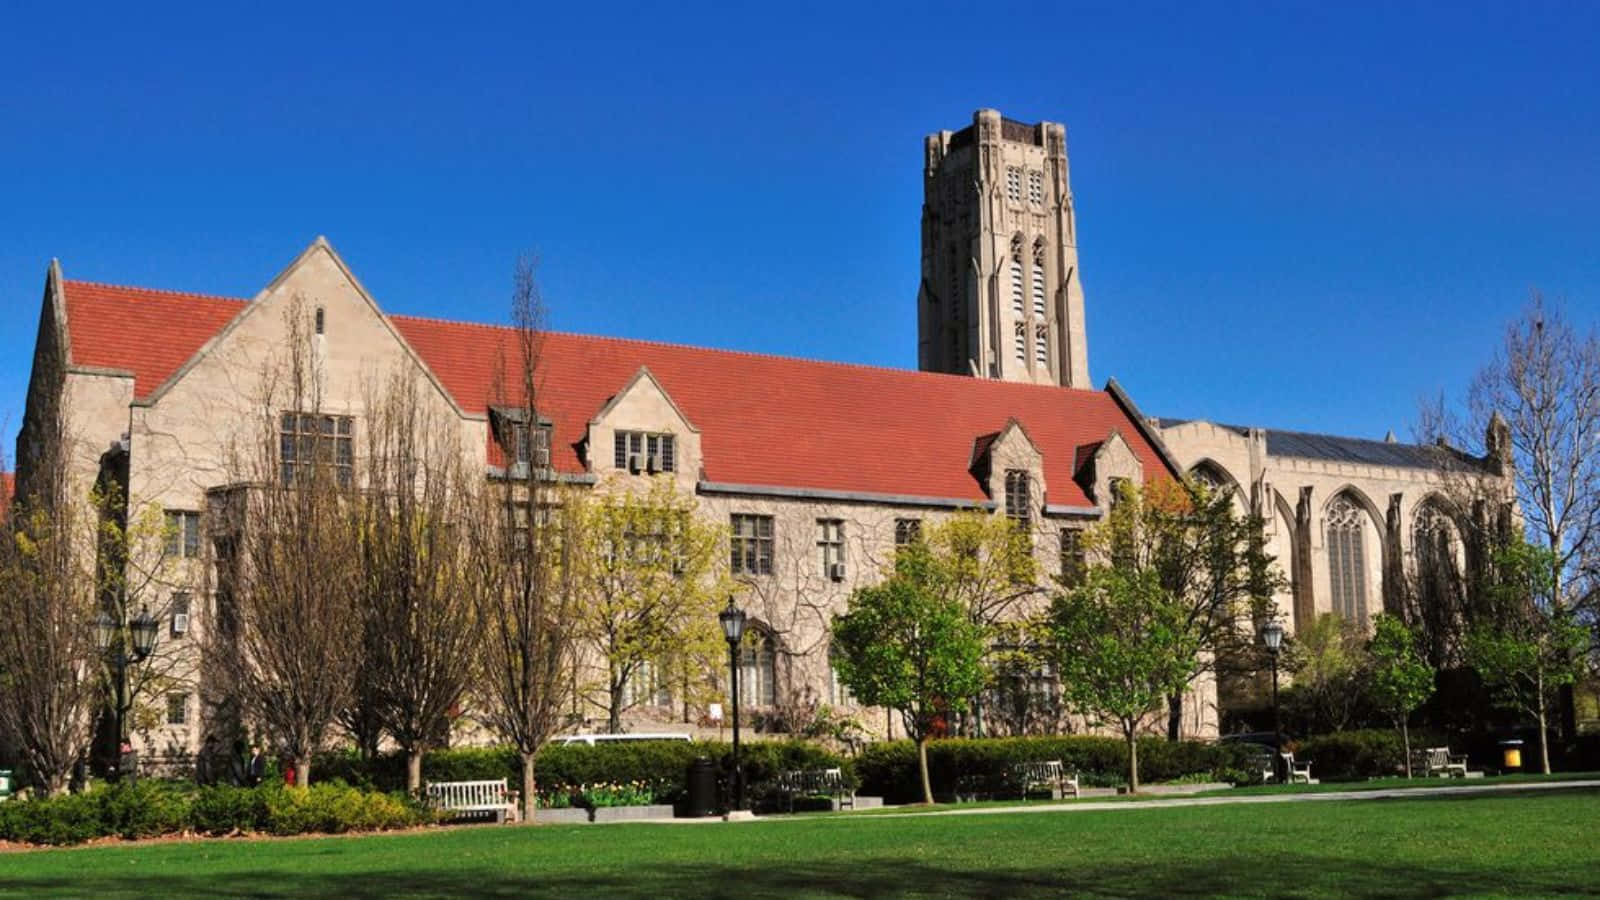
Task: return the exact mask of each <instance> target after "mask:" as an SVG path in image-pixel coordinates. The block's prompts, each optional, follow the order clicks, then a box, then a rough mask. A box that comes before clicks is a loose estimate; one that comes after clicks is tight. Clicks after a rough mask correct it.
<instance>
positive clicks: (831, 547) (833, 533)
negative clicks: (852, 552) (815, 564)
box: [817, 519, 844, 578]
mask: <svg viewBox="0 0 1600 900" xmlns="http://www.w3.org/2000/svg"><path fill="white" fill-rule="evenodd" d="M817 551H818V553H817V555H818V557H820V558H821V560H822V577H824V578H843V577H844V568H843V567H844V520H842V519H818V520H817ZM834 566H839V567H840V568H838V569H835V568H834Z"/></svg>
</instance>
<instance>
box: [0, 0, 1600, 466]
mask: <svg viewBox="0 0 1600 900" xmlns="http://www.w3.org/2000/svg"><path fill="white" fill-rule="evenodd" d="M1321 5H1322V6H1324V7H1326V8H1325V9H1320V10H1317V9H1312V8H1310V7H1311V4H1304V5H1302V4H1274V5H1265V4H1264V5H1259V6H1247V5H1242V4H1241V5H1235V4H1229V5H1227V6H1219V7H1216V8H1213V9H1208V10H1201V9H1198V8H1190V5H1188V4H1177V3H1173V4H1170V5H1166V6H1150V7H1144V8H1142V9H1138V10H1136V11H1130V10H1131V5H1129V4H1108V5H1106V6H1099V7H1087V8H1071V7H1068V6H1066V5H1063V4H1055V3H1048V4H1041V5H1038V6H1016V7H1012V6H1004V5H1000V4H982V5H979V6H973V7H946V6H942V5H939V4H935V3H927V2H924V3H917V4H912V5H908V6H903V7H898V8H890V7H889V6H887V5H880V4H872V3H853V4H848V5H844V6H840V7H834V8H823V7H802V6H797V5H793V4H779V5H772V4H759V5H755V4H753V5H751V6H749V7H745V8H729V9H723V10H704V11H691V10H689V9H688V8H687V6H685V5H683V4H659V5H653V6H652V7H649V8H646V9H630V8H628V7H626V6H625V5H621V4H559V5H558V4H550V5H549V6H551V7H557V8H553V9H541V10H534V9H532V7H533V6H534V4H516V5H514V6H507V7H504V8H495V7H492V6H486V5H479V4H473V3H459V4H451V5H446V6H439V5H437V4H430V5H428V6H426V7H423V8H419V9H417V10H414V11H407V10H404V9H402V8H399V7H395V6H382V7H374V8H371V9H366V10H360V11H352V10H349V9H346V8H344V7H345V5H344V4H317V5H307V6H304V7H295V6H294V5H292V4H262V5H259V6H258V7H256V8H255V9H254V10H253V11H250V12H241V11H237V10H234V9H233V7H234V6H235V4H207V5H205V6H199V7H196V8H194V9H192V10H187V11H183V12H162V11H158V10H157V9H154V8H147V7H151V6H154V7H161V6H164V4H155V5H149V4H138V5H137V7H138V8H137V9H136V10H131V11H130V10H129V9H128V8H127V7H126V6H125V5H124V6H123V7H121V8H118V9H116V10H109V9H108V10H95V9H90V8H87V7H85V6H82V5H79V4H60V3H57V4H30V6H33V7H34V8H32V9H19V8H16V7H11V8H8V10H7V13H6V15H5V17H4V19H5V21H4V23H3V25H0V308H3V309H4V311H5V312H6V315H5V317H4V325H3V332H0V417H3V418H5V419H7V420H9V421H8V422H7V424H6V428H5V440H6V444H7V450H9V449H10V441H11V434H13V433H14V430H15V427H16V423H17V420H18V419H20V416H21V411H22V405H23V396H24V388H25V385H26V381H27V377H28V364H29V355H30V353H31V348H32V344H33V339H34V334H35V327H36V325H35V323H36V320H37V314H38V304H39V297H40V291H41V287H42V284H43V277H44V273H45V268H46V265H47V263H48V261H49V259H50V258H51V257H59V258H60V259H61V260H62V264H63V266H64V268H65V271H66V273H67V275H68V277H74V278H83V279H91V280H98V281H109V282H115V283H125V284H139V285H147V286H154V287H165V288H172V289H180V290H192V291H201V292H212V293H221V294H227V295H233V296H249V295H251V294H252V293H254V292H255V291H256V290H257V289H259V288H260V287H261V286H262V285H263V284H264V283H265V282H266V281H267V280H268V279H269V278H270V277H271V276H272V275H273V274H275V273H276V272H277V271H278V269H279V268H281V267H282V266H283V265H284V264H286V263H287V262H288V261H289V260H290V259H291V258H292V257H293V256H294V255H295V254H296V253H297V252H298V251H299V250H300V249H302V248H303V247H304V246H305V245H306V244H307V243H308V242H309V241H311V240H312V238H314V237H315V236H316V235H318V234H325V235H327V236H328V238H329V239H330V240H331V241H332V242H333V244H334V246H335V247H337V248H338V250H339V251H340V252H341V253H342V254H343V255H344V256H345V258H346V259H347V260H348V261H349V262H350V264H351V265H352V266H353V267H354V269H355V271H356V272H357V274H358V275H359V276H360V277H361V278H362V279H363V281H364V282H365V284H366V285H367V286H368V287H369V288H370V289H371V290H372V291H373V293H374V294H375V296H376V297H377V299H378V302H379V303H380V304H381V305H382V306H383V307H384V308H386V309H387V310H389V311H390V312H402V313H413V314H422V315H432V316H445V317H455V318H463V319H473V320H482V321H501V320H503V319H504V317H505V312H506V295H507V291H508V285H509V281H510V271H511V265H512V261H513V259H514V258H515V256H516V255H517V253H518V252H519V251H520V250H523V249H527V248H531V249H534V250H536V251H537V252H538V253H539V255H540V256H541V258H542V260H543V282H544V286H545V290H546V294H547V297H548V299H549V301H550V304H551V306H552V309H553V325H554V326H555V327H557V328H560V329H563V330H570V331H582V332H591V333H599V334H610V335H625V336H632V337H643V338H654V339H660V340H669V341H681V342H689V343H695V344H705V345H711V346H717V347H732V348H740V349H747V350H756V351H763V352H771V353H781V354H789V355H798V356H806V357H814V358H821V359H833V360H845V361H853V362H865V363H873V364H880V365H886V366H901V367H913V366H915V365H916V321H915V295H916V287H917V278H918V230H919V225H918V216H919V206H920V203H921V189H922V185H921V140H922V136H923V135H924V134H926V133H928V132H931V131H934V130H937V129H940V128H959V127H961V126H962V125H964V124H965V123H967V122H968V121H969V120H970V117H971V114H972V111H973V110H974V109H976V108H978V107H983V106H992V107H996V108H998V109H1000V110H1001V111H1002V112H1004V113H1005V114H1007V115H1008V116H1011V117H1014V118H1019V119H1027V120H1030V121H1032V120H1037V119H1051V120H1054V121H1061V122H1065V123H1066V125H1067V129H1068V141H1069V148H1070V154H1071V162H1072V186H1073V189H1074V192H1075V194H1076V197H1077V203H1078V210H1079V228H1080V236H1081V241H1082V243H1081V248H1080V252H1081V255H1082V270H1083V277H1084V285H1085V289H1086V292H1087V299H1088V327H1089V362H1090V368H1091V374H1092V375H1093V377H1094V379H1095V381H1096V383H1100V382H1103V381H1104V380H1105V378H1106V377H1107V376H1115V377H1116V378H1117V379H1119V380H1120V381H1121V382H1122V383H1123V384H1124V385H1125V386H1126V387H1128V388H1129V390H1130V391H1131V392H1132V394H1133V396H1134V398H1135V399H1136V400H1137V401H1138V402H1139V403H1140V405H1141V406H1142V407H1143V408H1144V409H1145V410H1146V411H1147V412H1150V413H1157V414H1164V415H1185V416H1205V417H1210V418H1214V419H1218V420H1221V421H1228V422H1241V423H1251V424H1266V425H1273V426H1278V427H1287V428H1300V429H1311V430H1323V431H1333V432H1340V433H1348V434H1358V435H1370V436H1375V437H1376V436H1380V435H1382V434H1383V432H1384V431H1385V430H1386V429H1388V428H1394V429H1395V430H1396V431H1397V432H1398V433H1400V434H1401V435H1406V434H1407V433H1408V431H1409V427H1410V425H1411V423H1412V421H1413V420H1414V418H1415V409H1416V404H1417V400H1418V398H1419V397H1420V396H1423V395H1429V394H1435V393H1437V392H1439V391H1440V390H1446V391H1456V390H1459V389H1460V388H1461V386H1462V385H1463V384H1464V383H1465V381H1466V379H1467V378H1468V376H1469V375H1470V373H1471V372H1472V371H1473V370H1474V369H1475V368H1476V367H1477V366H1478V365H1479V364H1480V363H1481V362H1482V360H1483V359H1484V358H1485V356H1486V355H1487V354H1488V352H1489V351H1490V348H1491V345H1492V344H1493V343H1494V342H1495V340H1496V339H1497V336H1498V334H1499V331H1500V328H1501V324H1502V322H1503V321H1504V320H1505V319H1506V317H1508V316H1509V315H1511V314H1513V313H1514V312H1515V311H1516V310H1517V308H1518V307H1519V306H1520V305H1521V304H1522V303H1523V301H1524V299H1525V298H1526V295H1527V292H1528V290H1529V289H1530V288H1531V287H1534V286H1537V287H1539V288H1542V289H1543V290H1544V291H1546V292H1547V293H1549V294H1552V295H1556V296H1560V297H1564V298H1565V301H1566V303H1567V304H1568V306H1569V307H1570V309H1571V310H1572V312H1573V313H1574V314H1575V316H1576V317H1577V318H1579V319H1580V320H1583V321H1593V320H1594V319H1595V316H1596V311H1597V310H1600V164H1597V161H1600V62H1597V59H1600V56H1597V54H1596V50H1595V44H1596V41H1597V39H1600V16H1597V14H1596V12H1595V10H1596V7H1595V6H1594V5H1592V4H1573V5H1570V6H1560V5H1555V4H1509V3H1508V4H1505V5H1503V6H1495V7H1483V8H1477V9H1473V8H1466V7H1463V6H1461V5H1459V4H1448V5H1449V6H1452V7H1456V8H1453V9H1451V10H1450V11H1448V12H1443V11H1442V10H1443V9H1444V7H1445V6H1446V5H1447V4H1419V5H1416V6H1414V7H1406V8H1399V9H1396V8H1393V7H1394V4H1378V5H1373V6H1370V7H1366V8H1361V7H1358V6H1357V5H1355V4H1321ZM240 6H242V4H241V5H240ZM580 6H583V7H587V8H589V9H593V10H595V12H592V13H591V12H580V11H578V7H580ZM1518 7H1527V8H1525V9H1519V8H1518ZM1113 10H1114V11H1113ZM7 455H8V456H9V453H8V454H7Z"/></svg>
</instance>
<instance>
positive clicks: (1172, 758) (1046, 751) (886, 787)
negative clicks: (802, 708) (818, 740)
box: [855, 735, 1249, 803]
mask: <svg viewBox="0 0 1600 900" xmlns="http://www.w3.org/2000/svg"><path fill="white" fill-rule="evenodd" d="M1248 752H1249V750H1248V749H1246V748H1242V747H1239V746H1237V745H1230V744H1211V743H1203V742H1200V741H1180V742H1177V743H1172V742H1169V741H1165V740H1161V739H1158V738H1141V739H1140V740H1139V780H1140V781H1141V782H1150V783H1154V782H1158V781H1174V780H1178V779H1193V778H1195V777H1196V776H1201V775H1204V776H1207V777H1210V778H1215V779H1216V780H1218V781H1241V780H1244V778H1245V775H1244V765H1243V759H1244V755H1245V754H1247V753H1248ZM1047 759H1059V760H1061V762H1062V764H1063V765H1064V766H1065V767H1066V768H1067V769H1068V770H1076V771H1077V772H1078V773H1079V775H1080V778H1081V780H1082V782H1083V783H1084V784H1085V785H1086V786H1087V785H1100V786H1110V785H1120V784H1124V783H1126V781H1127V779H1126V772H1127V768H1128V748H1127V745H1126V744H1125V743H1123V742H1122V741H1121V740H1120V739H1118V738H1111V737H1091V736H1087V735H1069V736H1062V737H1019V738H978V739H966V738H957V739H951V740H939V741H932V742H930V743H929V744H928V779H929V781H930V782H931V783H932V786H933V793H934V795H935V796H936V797H938V796H950V795H952V794H954V793H955V790H956V786H957V785H958V784H960V785H962V786H963V787H965V786H967V785H973V786H975V787H976V788H977V789H979V790H988V791H996V790H999V789H1001V788H1002V786H1004V785H1005V784H1007V783H1008V782H1009V780H1010V772H1011V767H1012V765H1014V764H1015V763H1019V762H1030V761H1036V760H1047ZM855 769H856V775H857V777H858V778H859V779H860V783H861V792H862V793H863V794H868V795H877V796H882V797H883V798H884V802H886V803H913V802H916V801H918V800H920V799H922V783H921V780H920V776H919V775H918V773H917V746H916V744H915V743H913V742H911V741H905V740H902V741H888V742H884V743H878V744H873V745H871V746H869V747H867V748H866V749H865V750H863V751H862V753H861V756H859V757H858V758H857V759H856V761H855Z"/></svg>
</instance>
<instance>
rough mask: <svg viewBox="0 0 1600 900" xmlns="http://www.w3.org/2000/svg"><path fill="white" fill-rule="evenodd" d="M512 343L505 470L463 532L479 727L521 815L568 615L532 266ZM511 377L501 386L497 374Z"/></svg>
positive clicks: (552, 708) (520, 286) (565, 512)
mask: <svg viewBox="0 0 1600 900" xmlns="http://www.w3.org/2000/svg"><path fill="white" fill-rule="evenodd" d="M511 313H512V321H513V328H514V332H515V346H514V347H512V348H510V352H509V353H507V352H505V348H502V352H501V357H502V358H501V359H500V360H499V365H498V367H497V371H498V372H500V373H501V375H500V376H499V379H500V383H499V384H497V385H496V387H495V393H496V394H497V395H498V397H499V401H500V402H499V403H498V405H497V407H496V410H495V413H496V418H497V422H498V424H497V428H498V429H499V430H500V432H501V435H500V436H501V438H502V440H501V447H502V449H504V450H506V451H507V453H506V456H507V463H506V465H505V467H504V472H503V474H502V476H501V477H500V478H499V479H498V480H497V482H496V483H493V484H491V485H489V487H488V488H487V489H486V490H484V491H483V492H482V493H481V494H480V495H479V497H480V500H479V502H478V504H477V505H476V510H475V515H474V516H473V517H472V518H471V519H469V521H470V522H471V523H472V524H471V526H470V528H469V530H468V533H467V535H466V538H467V543H468V546H469V548H470V552H471V553H472V573H473V577H474V579H475V581H474V584H473V589H472V595H473V599H474V603H475V607H476V608H475V620H476V622H477V624H478V627H480V628H481V629H482V631H483V652H482V660H483V668H482V672H481V676H480V677H479V679H478V680H477V682H476V685H475V687H476V694H477V696H476V700H477V709H478V710H480V713H479V714H480V715H481V716H482V718H483V720H484V721H485V722H486V723H487V724H488V725H489V726H490V727H491V728H492V729H493V730H494V731H495V732H497V733H498V734H499V735H500V736H501V737H502V738H504V739H505V740H506V741H507V742H508V743H510V744H511V745H512V746H514V747H516V748H517V752H518V754H519V755H520V756H521V757H522V813H523V820H524V821H532V820H533V818H534V811H535V808H536V805H537V797H538V795H537V781H536V777H535V775H536V773H535V771H534V762H535V757H536V756H537V754H538V752H539V748H540V747H542V746H543V745H544V743H545V742H546V741H547V740H549V739H550V736H551V735H553V734H555V732H556V730H557V729H558V728H560V726H561V723H562V721H563V718H564V715H565V708H566V702H567V700H568V698H569V697H570V696H571V689H572V673H573V667H574V647H575V642H576V628H577V611H576V608H575V607H576V604H575V591H574V589H573V585H572V579H571V572H572V567H571V566H570V565H569V564H568V563H567V555H568V554H569V552H570V548H571V546H572V543H573V536H572V535H571V530H572V527H573V526H572V518H573V514H572V512H571V508H570V504H565V503H563V497H561V496H560V495H559V494H558V492H557V491H556V490H555V482H556V473H555V472H554V470H553V469H552V468H551V467H550V466H549V465H548V463H549V459H548V453H549V451H550V444H549V439H548V434H549V432H548V431H546V430H545V428H544V426H543V423H542V422H541V419H540V417H539V405H538V398H539V380H540V372H539V354H540V344H541V341H540V332H541V328H542V325H543V316H544V308H543V303H542V300H541V297H540V294H539V288H538V282H537V280H536V279H535V278H534V266H533V262H532V261H531V260H529V259H526V258H524V259H522V260H519V261H518V263H517V267H516V272H515V277H514V279H513V290H512V307H511ZM507 372H509V373H512V375H513V376H514V377H513V379H511V380H510V383H509V384H507V380H508V379H507V378H506V375H505V373H507Z"/></svg>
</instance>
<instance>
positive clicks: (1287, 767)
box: [1279, 753, 1320, 784]
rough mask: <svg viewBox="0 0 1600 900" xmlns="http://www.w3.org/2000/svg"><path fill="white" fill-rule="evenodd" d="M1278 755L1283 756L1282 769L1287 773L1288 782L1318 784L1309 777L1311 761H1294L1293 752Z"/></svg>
mask: <svg viewBox="0 0 1600 900" xmlns="http://www.w3.org/2000/svg"><path fill="white" fill-rule="evenodd" d="M1279 755H1281V756H1282V757H1283V771H1285V772H1287V773H1288V774H1289V779H1288V782H1287V783H1288V784H1320V782H1319V781H1318V780H1317V779H1315V778H1312V777H1311V763H1308V762H1295V761H1294V754H1293V753H1283V754H1279Z"/></svg>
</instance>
